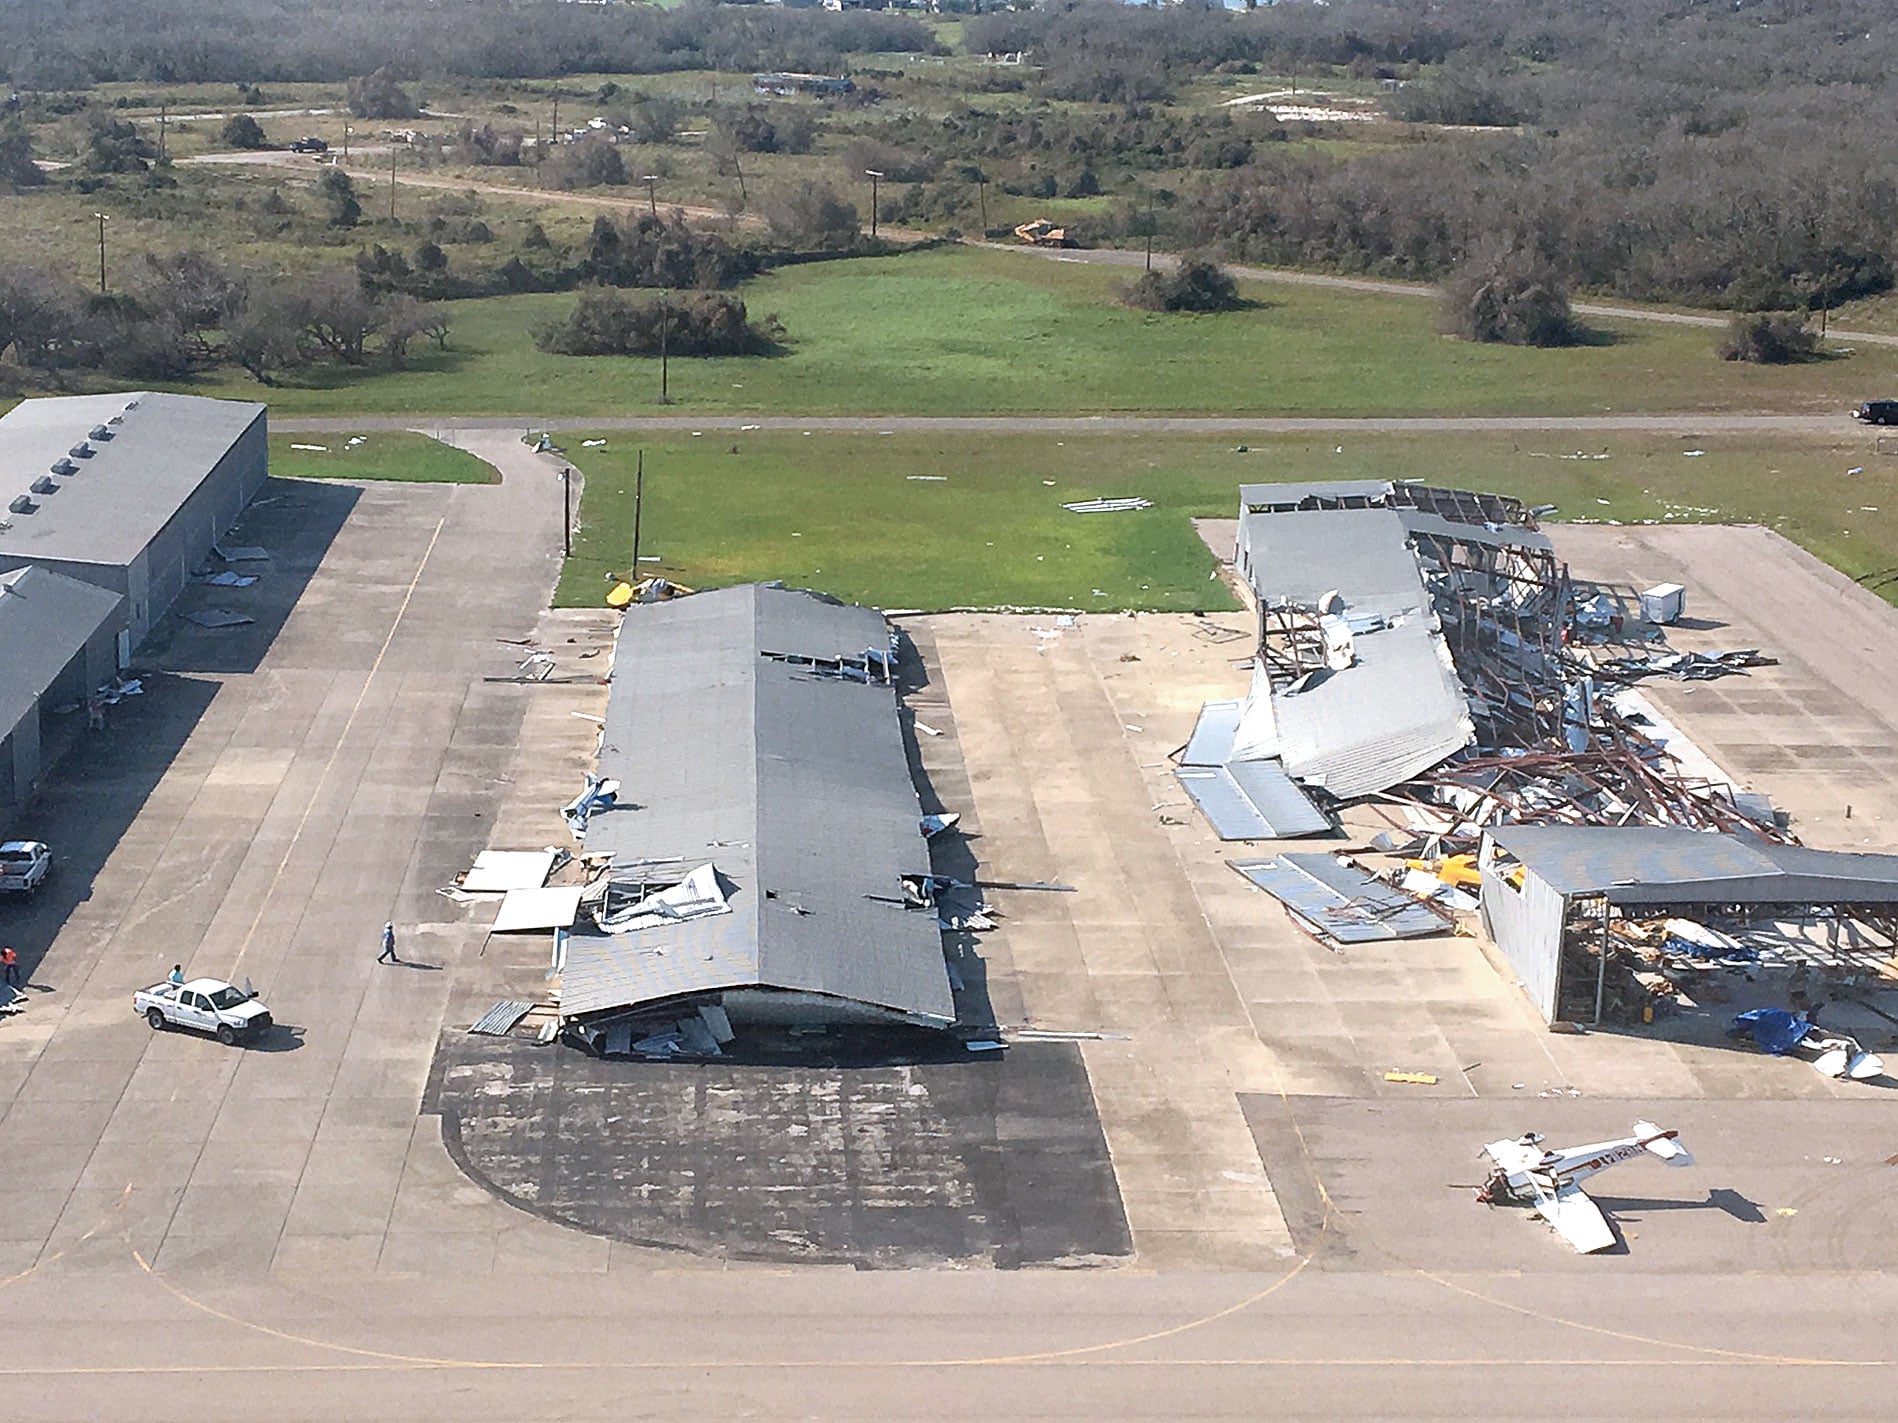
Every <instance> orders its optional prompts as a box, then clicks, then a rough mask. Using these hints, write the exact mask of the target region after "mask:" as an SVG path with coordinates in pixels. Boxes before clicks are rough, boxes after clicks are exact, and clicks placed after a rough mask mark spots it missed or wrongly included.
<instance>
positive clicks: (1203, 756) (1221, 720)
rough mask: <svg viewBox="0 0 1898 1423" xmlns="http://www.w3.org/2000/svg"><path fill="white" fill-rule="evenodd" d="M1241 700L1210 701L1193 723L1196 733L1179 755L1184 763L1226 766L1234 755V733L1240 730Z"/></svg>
mask: <svg viewBox="0 0 1898 1423" xmlns="http://www.w3.org/2000/svg"><path fill="white" fill-rule="evenodd" d="M1244 707H1245V703H1244V702H1242V701H1232V702H1207V703H1206V705H1204V706H1203V707H1201V708H1200V709H1199V720H1198V721H1197V722H1195V723H1194V724H1193V737H1192V739H1191V740H1190V741H1188V742H1187V743H1186V750H1185V752H1184V753H1182V754H1181V756H1180V764H1181V765H1182V766H1223V765H1225V764H1226V762H1227V761H1228V760H1230V759H1231V758H1232V742H1233V737H1234V736H1236V735H1237V734H1238V732H1239V714H1240V712H1241V711H1242V710H1243V709H1244Z"/></svg>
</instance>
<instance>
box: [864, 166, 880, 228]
mask: <svg viewBox="0 0 1898 1423" xmlns="http://www.w3.org/2000/svg"><path fill="white" fill-rule="evenodd" d="M863 171H864V173H865V175H866V176H868V178H869V179H870V239H871V241H873V242H874V241H875V240H876V235H877V184H878V182H880V181H881V180H882V178H883V174H882V173H881V172H880V171H878V170H877V169H875V168H865V169H864V170H863Z"/></svg>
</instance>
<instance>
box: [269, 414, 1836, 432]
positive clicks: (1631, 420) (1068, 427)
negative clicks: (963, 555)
mask: <svg viewBox="0 0 1898 1423" xmlns="http://www.w3.org/2000/svg"><path fill="white" fill-rule="evenodd" d="M443 425H453V426H454V427H455V428H458V429H463V430H521V431H526V430H560V429H565V430H583V429H584V430H739V431H749V430H837V431H848V432H856V433H862V434H882V433H884V432H886V431H887V432H890V433H896V432H899V431H900V432H902V433H904V434H944V435H980V434H1015V435H1031V434H1049V435H1089V434H1095V435H1271V434H1305V433H1311V434H1334V433H1336V434H1351V433H1358V434H1418V435H1423V434H1455V433H1459V432H1466V433H1482V432H1485V431H1492V432H1497V433H1507V432H1509V431H1512V430H1520V431H1523V432H1525V433H1542V434H1559V433H1562V432H1563V431H1575V432H1584V433H1585V432H1588V431H1613V430H1631V431H1663V432H1665V431H1678V432H1679V433H1681V434H1683V435H1708V434H1757V435H1848V434H1852V433H1855V432H1856V433H1860V434H1863V433H1865V427H1864V426H1862V425H1860V424H1858V423H1857V422H1856V421H1854V420H1853V419H1852V418H1851V417H1850V416H1849V415H1845V414H1839V415H1467V416H1434V415H1432V416H1381V415H1373V416H1337V417H1330V416H1275V415H1209V416H1194V415H563V416H545V415H543V416H531V415H529V416H522V415H503V416H465V415H451V414H442V415H358V416H354V417H336V416H301V417H299V416H284V417H281V418H279V417H276V416H273V417H272V418H271V422H270V427H271V429H273V430H277V431H280V432H282V433H285V434H312V435H314V434H342V433H349V432H355V431H363V430H433V429H435V428H437V427H439V426H443Z"/></svg>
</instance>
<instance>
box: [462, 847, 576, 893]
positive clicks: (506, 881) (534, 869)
mask: <svg viewBox="0 0 1898 1423" xmlns="http://www.w3.org/2000/svg"><path fill="white" fill-rule="evenodd" d="M559 853H560V852H559V851H558V850H483V851H482V852H481V853H480V854H478V855H476V856H475V862H474V867H473V868H472V869H470V870H469V871H468V873H467V874H465V875H464V876H462V880H461V888H462V891H463V892H464V893H466V894H504V893H506V892H507V891H508V890H510V889H539V888H540V887H541V886H542V885H544V884H546V883H547V876H548V875H549V874H551V873H552V872H553V868H554V860H555V859H556V858H557V857H558V856H559Z"/></svg>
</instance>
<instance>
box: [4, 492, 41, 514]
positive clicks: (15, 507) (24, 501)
mask: <svg viewBox="0 0 1898 1423" xmlns="http://www.w3.org/2000/svg"><path fill="white" fill-rule="evenodd" d="M39 507H40V506H39V505H37V504H35V503H34V502H33V501H32V500H31V499H29V498H27V497H26V496H25V495H24V494H19V495H15V496H14V500H13V502H12V503H11V504H9V505H7V509H8V511H9V512H10V513H14V514H31V513H32V512H33V511H34V510H35V509H37V508H39Z"/></svg>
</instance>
